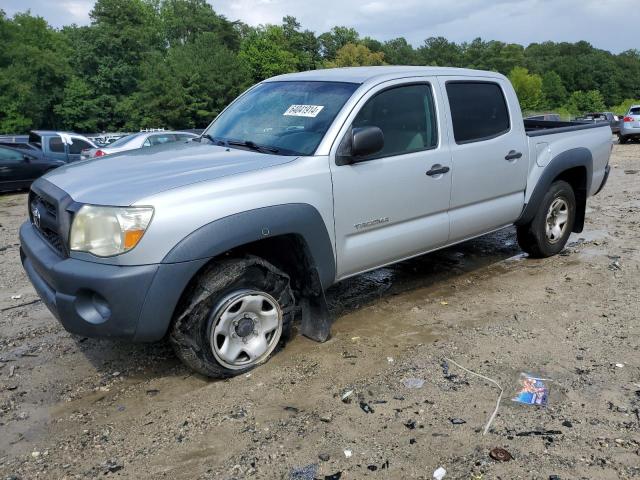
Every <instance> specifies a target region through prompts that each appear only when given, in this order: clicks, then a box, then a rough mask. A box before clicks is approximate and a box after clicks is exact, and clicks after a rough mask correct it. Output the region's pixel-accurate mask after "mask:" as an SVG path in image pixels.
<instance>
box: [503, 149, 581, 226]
mask: <svg viewBox="0 0 640 480" xmlns="http://www.w3.org/2000/svg"><path fill="white" fill-rule="evenodd" d="M592 177H593V157H592V155H591V151H590V150H589V149H588V148H584V147H580V148H573V149H570V150H567V151H565V152H562V153H561V154H559V155H557V156H556V157H554V158H553V159H552V160H551V162H549V164H548V165H547V166H546V167H545V169H544V171H543V172H542V175H541V176H540V177H539V178H538V181H537V183H536V186H535V187H534V190H533V193H532V194H531V197H530V199H529V202H528V203H527V204H526V206H525V208H524V210H523V211H522V214H521V215H520V218H519V219H518V220H517V221H516V222H515V224H516V225H517V226H521V225H526V224H527V223H529V222H531V220H532V219H533V217H534V216H535V215H536V213H537V212H538V209H539V208H540V204H541V203H542V199H543V198H544V195H545V193H546V192H547V191H548V190H549V187H550V186H551V184H552V183H553V182H555V181H558V180H563V181H565V182H567V183H569V185H571V187H572V188H573V191H574V193H575V197H576V219H575V223H574V225H573V231H574V232H576V233H579V232H582V230H583V228H584V218H585V212H586V207H587V196H588V192H589V191H591V180H592Z"/></svg>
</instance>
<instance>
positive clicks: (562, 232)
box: [517, 180, 576, 258]
mask: <svg viewBox="0 0 640 480" xmlns="http://www.w3.org/2000/svg"><path fill="white" fill-rule="evenodd" d="M575 218H576V197H575V193H574V192H573V188H572V187H571V185H569V184H568V183H567V182H565V181H562V180H559V181H556V182H554V183H552V184H551V187H550V188H549V191H548V192H547V193H546V194H545V196H544V198H543V199H542V202H541V204H540V209H539V210H538V212H537V213H536V215H535V217H533V219H532V220H531V222H530V223H528V224H527V225H522V226H519V227H518V228H517V235H518V244H519V245H520V247H521V248H522V249H523V250H524V251H525V252H527V253H528V254H529V255H530V256H532V257H538V258H545V257H550V256H552V255H556V254H557V253H560V252H561V251H562V250H563V249H564V247H565V245H566V243H567V240H569V236H570V235H571V232H572V231H573V224H574V222H575Z"/></svg>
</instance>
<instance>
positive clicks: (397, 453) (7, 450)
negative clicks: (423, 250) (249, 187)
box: [0, 144, 640, 479]
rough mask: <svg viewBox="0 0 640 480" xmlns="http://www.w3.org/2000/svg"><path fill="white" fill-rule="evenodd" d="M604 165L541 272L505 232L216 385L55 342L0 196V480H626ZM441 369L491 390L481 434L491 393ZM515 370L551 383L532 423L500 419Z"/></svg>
mask: <svg viewBox="0 0 640 480" xmlns="http://www.w3.org/2000/svg"><path fill="white" fill-rule="evenodd" d="M612 165H613V170H612V174H611V177H610V180H609V183H608V185H607V187H606V189H605V190H604V192H603V193H601V194H600V195H599V196H597V197H595V198H593V199H591V200H590V201H589V208H588V213H587V219H588V220H587V226H586V229H585V231H584V232H583V233H582V234H580V235H575V234H574V235H573V236H572V238H571V240H570V244H569V246H568V248H567V249H566V250H565V252H563V253H562V254H561V255H559V256H557V257H554V258H551V259H546V260H532V259H528V258H526V257H525V256H523V255H521V254H520V251H519V249H518V247H517V245H516V243H515V236H514V232H513V231H512V230H506V231H502V232H499V233H497V234H493V235H490V236H487V237H484V238H481V239H478V240H475V241H471V242H467V243H465V244H462V245H459V246H456V247H454V248H450V249H447V250H445V251H443V252H439V253H436V254H432V255H428V256H425V257H422V258H418V259H415V260H412V261H408V262H404V263H402V264H400V265H397V266H394V267H392V268H384V269H380V270H378V271H375V272H372V273H370V274H366V275H362V276H359V277H357V278H354V279H351V280H349V281H347V282H345V283H343V284H340V285H338V286H336V287H334V288H333V289H332V290H331V292H330V294H329V297H330V302H331V304H332V305H333V308H334V311H335V312H336V315H337V321H336V323H335V325H334V328H333V337H332V339H331V340H330V341H329V342H327V343H325V344H316V343H314V342H311V341H309V340H307V339H305V338H303V337H300V336H298V337H296V338H295V339H294V340H293V341H292V342H291V343H290V344H289V345H288V346H287V348H286V349H285V350H284V351H283V352H281V353H280V354H278V355H277V356H276V357H274V358H273V359H272V360H271V361H270V362H269V363H268V364H267V365H264V366H262V367H260V368H258V369H256V370H254V371H253V372H252V373H251V374H249V375H244V376H241V377H238V378H234V379H231V380H225V381H209V380H206V379H204V378H202V377H199V376H197V375H194V374H191V373H190V372H189V371H188V370H187V369H186V368H184V367H182V366H181V364H180V363H179V362H178V361H177V360H176V358H175V357H174V355H173V353H172V351H171V349H170V348H169V347H168V346H167V345H166V344H154V345H132V344H123V343H121V342H111V341H106V340H94V339H87V338H81V337H74V336H72V335H70V334H68V333H67V332H65V331H64V330H63V329H62V328H61V327H60V325H59V324H58V323H57V322H56V321H55V320H54V318H53V317H52V316H51V315H50V314H49V312H48V311H47V310H46V308H45V307H44V306H43V305H42V304H41V303H39V302H37V296H36V294H35V292H34V290H33V289H32V287H31V286H30V284H29V283H28V281H27V278H26V276H25V274H24V272H23V271H22V268H21V266H20V261H19V247H18V237H17V230H18V226H19V224H20V223H21V222H22V221H23V219H24V218H25V215H26V208H25V201H26V196H25V195H24V194H16V195H3V196H0V223H1V224H2V225H1V227H0V265H1V269H2V270H1V271H2V276H1V278H0V308H1V309H2V312H1V313H0V432H1V434H0V476H1V478H5V477H6V478H21V479H34V478H46V479H58V478H87V477H101V478H102V477H105V476H106V477H107V478H114V477H116V476H118V477H120V478H171V479H179V478H185V479H187V478H188V479H195V478H223V479H231V478H238V479H239V478H246V477H251V478H264V479H273V478H284V479H288V478H292V479H312V478H320V479H323V478H339V475H335V476H333V477H330V475H334V474H337V473H338V472H341V477H342V479H354V478H425V479H431V478H432V475H433V472H434V470H435V469H436V468H438V467H439V466H443V467H444V468H445V469H446V470H447V476H446V478H447V479H449V478H454V479H496V478H501V479H516V478H523V479H524V478H526V479H530V478H535V479H549V478H561V479H568V478H584V479H622V478H638V477H640V413H639V411H638V409H639V408H640V352H639V351H638V348H639V347H638V345H639V340H640V321H639V314H640V307H639V301H638V300H639V296H640V293H638V292H639V289H640V274H639V266H640V252H639V251H638V239H639V238H640V172H639V171H638V170H640V145H637V144H636V145H616V147H615V150H614V156H613V158H612ZM17 296H20V298H16V297H17ZM12 297H13V298H12ZM445 357H446V358H449V359H452V360H454V361H455V362H457V363H459V364H460V365H463V366H465V367H467V368H469V369H472V370H474V371H477V372H479V373H482V374H484V375H486V376H488V377H491V378H493V379H495V380H496V381H497V382H498V383H499V384H500V385H501V386H502V387H503V388H504V390H505V396H504V398H503V402H502V405H501V407H500V410H499V413H498V416H497V417H496V419H495V421H494V423H493V426H492V428H491V430H490V432H489V433H488V434H487V435H485V436H483V435H482V429H483V428H484V425H485V423H486V422H487V420H488V417H489V415H490V414H491V412H492V411H493V409H494V407H495V402H496V398H497V395H498V393H499V391H498V389H497V388H496V387H495V386H493V385H491V384H490V383H488V382H486V381H484V380H481V379H479V378H476V377H474V376H472V375H469V374H467V373H465V372H464V371H462V370H460V369H459V368H458V367H456V366H455V365H453V364H452V363H449V364H448V371H447V368H443V358H445ZM445 367H446V365H445ZM520 372H530V373H534V374H538V375H541V376H544V377H545V378H550V379H552V381H551V382H549V387H550V395H549V405H548V406H547V407H546V408H544V407H534V406H525V405H520V404H517V403H514V402H512V401H511V397H512V396H513V394H514V392H515V391H516V387H517V381H518V377H519V374H520ZM411 378H417V379H421V380H424V385H423V386H422V387H421V388H407V386H406V385H405V380H407V379H411ZM350 390H352V391H353V393H352V394H351V396H350V397H348V399H347V400H350V402H349V403H345V402H343V401H342V400H341V397H342V396H343V394H344V393H345V392H348V391H350ZM452 419H460V420H462V421H464V422H466V423H460V422H455V423H459V424H454V422H452ZM527 432H529V433H527ZM532 432H533V433H532ZM494 447H502V448H505V449H507V450H508V451H509V452H510V453H511V455H512V456H513V460H511V461H509V462H498V461H495V460H493V459H491V458H490V456H489V451H490V450H491V449H492V448H494ZM345 451H350V452H351V456H350V457H349V458H347V456H346V454H345ZM303 467H307V468H306V469H303ZM296 469H300V470H296ZM554 475H557V477H554Z"/></svg>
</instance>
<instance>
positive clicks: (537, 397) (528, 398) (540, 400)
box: [511, 373, 549, 406]
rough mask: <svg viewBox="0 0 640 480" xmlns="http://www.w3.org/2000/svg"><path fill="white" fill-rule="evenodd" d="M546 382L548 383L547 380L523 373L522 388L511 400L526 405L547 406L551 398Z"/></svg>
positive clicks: (521, 375)
mask: <svg viewBox="0 0 640 480" xmlns="http://www.w3.org/2000/svg"><path fill="white" fill-rule="evenodd" d="M546 381H548V379H547V378H538V377H534V376H532V375H529V374H527V373H521V374H520V383H521V384H522V388H521V389H520V390H519V391H518V393H516V396H515V397H514V398H512V399H511V400H513V401H514V402H517V403H524V404H525V405H539V406H546V405H547V400H548V398H549V389H548V388H547V386H546V385H545V383H544V382H546Z"/></svg>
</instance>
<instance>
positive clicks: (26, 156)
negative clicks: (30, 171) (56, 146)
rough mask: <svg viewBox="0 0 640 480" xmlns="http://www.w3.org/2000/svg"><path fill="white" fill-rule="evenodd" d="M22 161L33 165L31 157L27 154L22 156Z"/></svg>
mask: <svg viewBox="0 0 640 480" xmlns="http://www.w3.org/2000/svg"><path fill="white" fill-rule="evenodd" d="M22 159H23V160H24V161H25V162H27V163H31V157H30V156H29V155H27V154H26V153H25V154H23V155H22Z"/></svg>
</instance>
